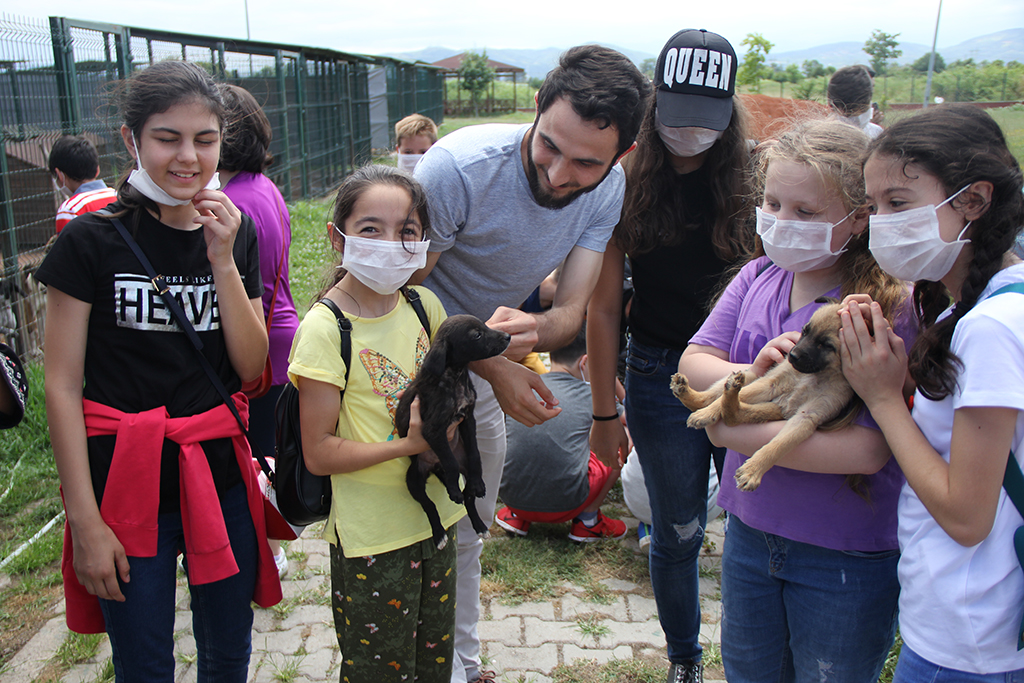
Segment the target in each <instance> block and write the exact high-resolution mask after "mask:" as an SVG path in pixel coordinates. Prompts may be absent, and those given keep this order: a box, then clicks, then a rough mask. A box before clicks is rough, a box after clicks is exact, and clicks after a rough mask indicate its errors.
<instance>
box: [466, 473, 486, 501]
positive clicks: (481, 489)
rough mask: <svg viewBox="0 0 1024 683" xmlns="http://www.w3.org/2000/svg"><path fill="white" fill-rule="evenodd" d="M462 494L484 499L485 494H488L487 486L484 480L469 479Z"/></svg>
mask: <svg viewBox="0 0 1024 683" xmlns="http://www.w3.org/2000/svg"><path fill="white" fill-rule="evenodd" d="M462 492H463V493H464V494H465V495H466V496H467V497H469V498H483V497H484V494H485V493H487V485H486V484H484V480H483V478H480V479H476V478H473V479H469V480H468V481H467V482H466V488H465V489H463V491H462Z"/></svg>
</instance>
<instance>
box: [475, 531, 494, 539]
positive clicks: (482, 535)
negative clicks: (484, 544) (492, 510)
mask: <svg viewBox="0 0 1024 683" xmlns="http://www.w3.org/2000/svg"><path fill="white" fill-rule="evenodd" d="M477 536H479V537H480V538H481V539H483V540H485V541H486V540H487V539H488V538H490V537H491V532H490V531H486V530H484V531H481V532H480V533H478V534H477Z"/></svg>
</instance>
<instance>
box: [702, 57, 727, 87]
mask: <svg viewBox="0 0 1024 683" xmlns="http://www.w3.org/2000/svg"><path fill="white" fill-rule="evenodd" d="M722 57H723V55H722V53H721V52H716V51H715V50H708V75H707V78H706V79H704V85H706V86H708V87H709V88H717V87H718V76H719V75H720V74H721V73H722V70H721V65H722Z"/></svg>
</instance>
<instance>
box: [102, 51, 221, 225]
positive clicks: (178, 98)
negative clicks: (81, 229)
mask: <svg viewBox="0 0 1024 683" xmlns="http://www.w3.org/2000/svg"><path fill="white" fill-rule="evenodd" d="M115 97H116V100H117V109H118V112H119V113H120V115H121V120H122V122H123V123H124V125H126V126H128V128H129V129H130V130H131V132H132V135H134V136H135V140H136V141H138V140H139V139H140V138H141V137H142V129H143V127H145V125H146V121H148V120H149V117H150V116H152V115H154V114H160V113H163V112H165V111H167V110H168V109H170V108H171V107H173V106H175V105H177V104H182V103H189V102H201V103H202V104H204V105H205V106H207V107H208V108H209V110H210V113H212V114H213V115H214V116H216V117H217V121H218V122H219V123H220V124H221V125H222V126H223V124H224V101H223V100H222V99H221V95H220V91H219V90H218V89H217V83H216V82H215V81H214V80H213V78H212V77H211V76H210V74H208V73H206V71H204V70H203V68H202V67H201V66H198V65H196V64H193V63H191V62H157V63H156V64H153V65H152V66H147V67H146V68H145V69H141V70H139V71H136V72H135V73H134V74H132V76H131V77H130V78H128V79H127V80H126V81H122V82H121V83H119V84H118V86H117V88H116V90H115ZM135 153H136V154H138V153H139V152H138V150H136V152H135ZM134 168H135V161H131V162H130V163H129V164H128V165H127V166H126V167H125V170H124V172H123V173H122V175H121V178H120V180H118V182H117V198H118V201H119V202H120V204H121V206H122V207H124V210H123V211H122V212H121V213H119V214H118V215H119V216H121V215H125V214H129V213H131V214H135V215H134V217H133V219H132V223H133V224H132V228H133V229H134V228H137V227H138V221H139V215H138V214H137V213H136V210H137V209H141V208H146V209H149V210H150V211H153V212H154V213H156V215H157V216H159V215H160V206H159V205H158V204H157V203H156V202H154V201H153V200H151V199H149V198H148V197H145V196H143V194H142V193H141V192H139V191H138V190H136V189H135V188H133V187H132V186H131V185H129V184H128V176H129V175H130V174H131V171H132V169H134Z"/></svg>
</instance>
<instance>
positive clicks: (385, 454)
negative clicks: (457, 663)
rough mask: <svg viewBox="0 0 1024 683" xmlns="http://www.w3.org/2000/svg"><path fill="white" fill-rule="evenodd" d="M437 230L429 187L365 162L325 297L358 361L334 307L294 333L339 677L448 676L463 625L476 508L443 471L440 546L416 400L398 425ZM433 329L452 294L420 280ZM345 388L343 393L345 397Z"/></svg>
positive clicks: (339, 231)
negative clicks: (459, 496) (462, 575)
mask: <svg viewBox="0 0 1024 683" xmlns="http://www.w3.org/2000/svg"><path fill="white" fill-rule="evenodd" d="M429 229H430V223H429V216H428V213H427V200H426V195H425V193H424V191H423V188H422V187H421V186H420V184H419V183H418V182H416V181H415V180H413V179H412V176H410V175H408V174H406V173H404V172H402V171H399V170H397V169H395V168H392V167H388V166H366V167H363V168H361V169H358V170H357V171H356V172H355V173H353V174H352V175H351V176H349V177H348V178H347V179H346V180H345V182H344V183H342V185H341V188H340V189H339V190H338V197H337V201H336V202H335V207H334V222H333V223H328V230H329V231H330V238H331V244H332V246H333V247H334V249H335V250H336V251H338V252H339V253H340V254H342V258H341V261H340V264H339V265H338V270H337V271H336V273H337V274H336V275H335V276H334V277H332V278H331V280H330V282H329V284H328V286H327V288H326V289H325V291H323V292H321V293H320V298H326V299H328V300H330V301H331V302H333V304H334V305H335V306H337V307H338V308H339V309H341V311H342V312H343V313H344V315H345V317H346V318H348V319H349V320H350V321H351V323H352V331H351V357H350V359H349V367H347V368H346V365H345V360H344V359H343V358H342V356H341V352H340V344H341V333H340V331H339V326H338V322H337V320H336V318H335V314H334V313H332V312H331V311H330V310H329V308H328V307H327V306H326V305H323V304H317V305H314V306H313V308H311V309H310V311H309V312H308V313H307V314H306V317H305V318H304V319H303V320H302V323H300V325H299V329H298V331H297V332H296V334H295V340H294V342H293V343H292V352H291V356H290V357H289V361H290V365H289V366H288V375H289V377H290V379H291V381H292V382H294V383H295V385H296V386H297V387H298V389H299V395H300V397H301V403H300V419H301V428H302V443H303V446H304V448H305V451H304V456H305V458H306V464H307V465H308V467H309V469H310V471H311V472H313V473H314V474H320V475H327V474H329V475H331V488H332V499H331V513H330V516H329V517H328V518H327V525H326V527H325V529H324V538H325V539H326V540H327V541H329V542H330V544H331V546H330V555H331V588H332V594H333V599H332V603H333V604H332V606H333V609H332V610H331V612H332V614H333V615H334V625H335V630H336V631H337V636H338V644H339V645H340V647H341V652H342V661H341V671H340V680H342V681H349V682H350V683H384V682H392V681H393V682H394V683H399V682H400V681H412V680H418V681H422V682H423V683H447V682H448V681H449V679H450V678H451V673H452V654H453V651H454V645H453V643H454V635H455V576H456V575H455V553H456V548H457V544H456V543H455V542H454V536H453V535H454V533H455V527H454V525H455V523H456V522H457V521H458V520H459V519H460V518H461V517H462V516H463V514H465V508H463V507H462V506H457V505H455V504H454V503H452V502H451V501H450V500H449V499H448V495H447V493H446V492H445V489H444V486H443V485H441V483H440V482H439V480H438V479H437V478H436V477H431V478H430V479H429V480H428V482H427V493H428V495H429V496H430V498H431V499H432V500H433V501H434V503H435V504H436V505H437V508H438V512H439V514H440V516H441V522H442V524H443V525H444V527H445V528H446V529H448V535H449V538H450V539H451V540H450V541H449V543H448V544H447V545H446V546H445V547H444V548H443V549H441V550H439V549H438V548H437V547H436V546H435V545H434V543H433V541H432V540H431V532H430V525H429V523H428V522H427V516H426V515H425V514H424V512H423V509H422V508H421V507H420V505H419V503H417V502H416V501H415V500H414V499H413V497H412V496H411V495H410V494H409V491H408V489H407V487H406V483H405V480H406V471H407V470H408V468H409V458H408V456H412V455H416V454H418V453H422V452H424V451H427V450H429V449H430V447H429V446H428V445H427V443H426V441H424V439H423V437H422V435H421V433H420V419H419V418H420V416H419V403H418V401H419V399H417V400H415V401H413V403H412V410H411V415H410V419H409V433H408V435H407V436H406V437H404V438H399V436H398V434H397V432H396V430H395V422H394V417H395V406H396V404H397V395H398V392H399V391H401V390H402V389H404V388H405V386H406V384H407V383H408V381H409V378H410V377H411V376H412V375H414V374H416V372H417V370H418V369H419V365H420V363H421V362H422V360H423V356H424V354H425V352H426V349H427V347H428V346H429V340H428V338H427V331H426V330H425V329H424V327H423V325H422V323H421V322H420V319H419V317H418V316H417V314H416V312H415V310H414V309H413V306H412V305H410V303H409V302H407V301H406V299H405V298H403V296H402V294H401V293H400V292H399V288H400V287H401V286H402V285H404V284H405V283H406V282H407V281H408V279H409V277H410V276H411V275H412V274H413V272H415V271H416V270H417V269H418V268H421V267H423V265H424V263H425V261H426V253H427V251H426V248H427V245H428V244H429V242H428V241H426V240H425V239H424V238H425V235H426V234H427V232H428V231H429ZM416 291H417V292H418V293H419V295H420V299H421V301H422V303H423V308H424V310H425V312H426V314H427V318H428V320H429V322H430V328H431V333H433V332H436V331H437V328H438V326H439V325H440V324H441V322H442V321H443V320H444V318H445V313H444V308H443V307H442V305H441V302H440V301H439V300H438V299H437V297H436V296H434V294H433V293H431V292H430V291H429V290H426V289H423V288H422V287H419V288H416ZM339 390H344V392H345V393H344V399H343V400H342V396H341V394H340V392H339Z"/></svg>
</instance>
